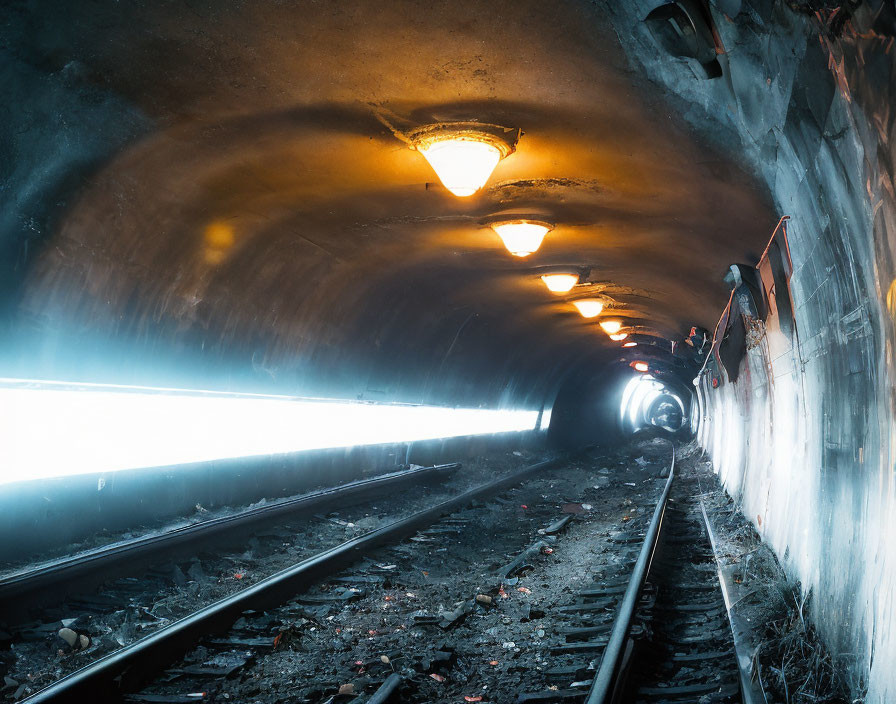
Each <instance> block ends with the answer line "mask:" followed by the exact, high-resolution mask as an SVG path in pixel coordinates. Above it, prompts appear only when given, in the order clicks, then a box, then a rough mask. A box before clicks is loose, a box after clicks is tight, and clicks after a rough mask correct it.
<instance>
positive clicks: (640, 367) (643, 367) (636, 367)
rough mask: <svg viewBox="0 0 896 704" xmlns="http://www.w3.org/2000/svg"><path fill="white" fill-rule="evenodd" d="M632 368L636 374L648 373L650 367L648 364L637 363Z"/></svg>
mask: <svg viewBox="0 0 896 704" xmlns="http://www.w3.org/2000/svg"><path fill="white" fill-rule="evenodd" d="M632 368H633V369H634V370H635V371H636V372H646V371H647V370H648V369H649V368H650V367H648V366H647V362H635V363H634V364H632Z"/></svg>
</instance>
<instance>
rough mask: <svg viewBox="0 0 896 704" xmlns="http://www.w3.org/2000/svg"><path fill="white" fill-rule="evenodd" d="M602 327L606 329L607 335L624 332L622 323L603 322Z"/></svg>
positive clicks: (613, 321) (619, 321) (616, 321)
mask: <svg viewBox="0 0 896 704" xmlns="http://www.w3.org/2000/svg"><path fill="white" fill-rule="evenodd" d="M600 326H601V327H602V328H603V329H604V332H605V333H607V335H615V334H616V333H617V332H619V331H620V330H622V321H621V320H603V321H601V324H600Z"/></svg>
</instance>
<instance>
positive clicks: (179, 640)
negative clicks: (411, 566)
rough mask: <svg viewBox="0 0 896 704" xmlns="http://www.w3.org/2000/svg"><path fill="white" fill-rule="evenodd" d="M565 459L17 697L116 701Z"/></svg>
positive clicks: (481, 490)
mask: <svg viewBox="0 0 896 704" xmlns="http://www.w3.org/2000/svg"><path fill="white" fill-rule="evenodd" d="M563 459H565V456H558V457H555V458H552V459H549V460H546V461H544V462H539V463H537V464H534V465H531V466H529V467H526V468H524V469H521V470H518V471H516V472H512V473H510V474H508V475H507V476H505V477H502V478H500V479H496V480H494V481H492V482H489V483H487V484H483V485H481V486H478V487H476V488H474V489H470V490H469V491H466V492H464V493H462V494H459V495H458V496H455V497H454V498H451V499H448V500H447V501H443V502H441V503H438V504H436V505H435V506H432V507H430V508H428V509H425V510H423V511H419V512H417V513H415V514H413V515H411V516H408V517H407V518H403V519H400V520H398V521H395V522H394V523H390V524H389V525H387V526H384V527H382V528H379V529H377V530H374V531H371V532H369V533H365V534H364V535H361V536H359V537H357V538H353V539H351V540H348V541H346V542H344V543H342V544H341V545H337V546H336V547H334V548H330V549H329V550H324V551H323V552H321V553H318V554H317V555H314V556H312V557H309V558H307V559H305V560H302V561H301V562H298V563H296V564H295V565H293V566H292V567H288V568H286V569H285V570H282V571H280V572H278V573H276V574H274V575H272V576H270V577H267V578H266V579H263V580H262V581H260V582H258V583H257V584H254V585H252V586H250V587H247V588H246V589H243V590H242V591H240V592H237V593H236V594H233V595H231V596H228V597H225V598H223V599H220V600H219V601H216V602H215V603H213V604H210V605H209V606H206V607H204V608H202V609H200V610H198V611H196V612H194V613H192V614H190V615H189V616H186V617H184V618H182V619H180V620H178V621H175V622H174V623H172V624H170V625H168V626H165V627H164V628H161V629H160V630H158V631H156V632H155V633H152V634H150V635H148V636H145V637H143V638H141V639H140V640H138V641H135V642H134V643H131V644H130V645H127V646H125V647H123V648H121V649H119V650H116V651H115V652H113V653H110V654H109V655H106V656H105V657H103V658H101V659H99V660H97V661H96V662H93V663H91V664H90V665H87V666H85V667H83V668H81V669H80V670H77V671H75V672H73V673H71V674H69V675H67V676H66V677H64V678H62V679H61V680H58V681H57V682H54V683H53V684H51V685H49V686H47V687H45V688H44V689H42V690H40V691H39V692H36V693H35V694H32V695H31V696H29V697H27V698H26V699H23V700H21V701H22V702H23V703H27V704H38V703H40V704H43V703H44V702H73V703H74V704H82V703H83V702H86V701H89V702H91V703H92V704H96V703H97V702H106V701H109V702H111V701H119V700H120V698H121V696H122V695H123V694H124V693H126V692H127V691H132V690H133V689H134V688H136V687H137V686H139V684H141V683H142V682H144V681H146V679H147V678H148V677H149V676H150V675H151V674H152V673H153V672H156V671H158V670H161V669H163V668H164V667H165V666H166V665H167V664H168V663H170V662H172V661H174V660H176V659H177V658H178V657H179V656H180V655H182V654H183V653H184V652H185V651H186V650H187V649H189V648H190V647H191V646H193V645H194V644H195V643H196V642H197V641H199V640H200V639H201V638H203V637H204V636H207V635H210V634H213V633H219V632H222V631H226V630H227V629H228V628H229V627H230V626H231V625H232V624H233V623H234V622H235V621H236V620H237V619H238V618H239V617H240V616H241V615H242V613H243V612H244V611H246V610H248V609H258V610H264V609H266V608H270V607H272V606H275V605H277V604H280V603H283V602H284V601H287V600H288V599H290V598H292V597H293V596H295V594H297V593H299V592H301V591H302V590H303V589H305V588H306V587H308V586H310V585H312V584H314V583H315V582H317V581H320V579H321V578H323V577H325V576H327V575H329V574H332V573H333V572H335V571H337V570H338V569H340V568H342V567H344V566H345V565H348V564H351V563H353V562H355V561H356V560H357V559H358V558H359V557H361V556H362V555H363V553H364V552H367V551H370V550H372V549H374V548H377V547H379V546H381V545H384V544H387V543H390V542H394V541H395V540H397V539H400V538H403V537H405V536H408V535H413V534H414V533H415V532H416V531H417V530H419V529H420V528H422V527H424V526H426V525H429V524H430V523H433V522H434V521H436V520H438V519H439V518H440V517H441V516H443V515H445V514H448V513H452V512H454V511H457V510H458V509H461V508H463V507H464V506H466V505H467V504H469V503H470V502H471V501H473V500H474V499H478V498H480V497H483V496H487V495H489V494H494V493H497V492H500V491H503V490H505V489H509V488H510V487H512V486H514V485H515V484H518V483H520V482H521V481H523V480H525V479H527V478H529V477H530V476H531V475H533V474H536V473H538V472H540V471H542V470H545V469H548V468H550V467H553V466H554V465H556V464H558V463H559V462H561V461H562V460H563Z"/></svg>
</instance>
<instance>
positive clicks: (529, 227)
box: [491, 220, 553, 257]
mask: <svg viewBox="0 0 896 704" xmlns="http://www.w3.org/2000/svg"><path fill="white" fill-rule="evenodd" d="M491 227H492V229H493V230H494V231H495V232H496V233H497V234H498V237H500V238H501V240H502V241H503V242H504V246H505V247H507V251H508V252H510V253H511V254H512V255H513V256H515V257H528V256H529V255H530V254H532V252H537V251H538V248H539V247H541V242H542V240H544V236H545V235H546V234H548V233H549V232H550V231H551V230H552V229H553V225H549V224H548V223H546V222H540V221H537V220H511V221H507V222H496V223H492V226H491Z"/></svg>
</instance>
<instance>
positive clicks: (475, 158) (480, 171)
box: [417, 136, 534, 251]
mask: <svg viewBox="0 0 896 704" xmlns="http://www.w3.org/2000/svg"><path fill="white" fill-rule="evenodd" d="M417 150H418V151H419V152H420V153H421V154H423V156H424V157H426V160H427V161H428V162H429V165H430V166H432V168H433V170H434V171H435V172H436V175H437V176H438V177H439V180H440V181H441V182H442V185H443V186H445V188H447V189H448V190H449V191H451V192H452V193H453V194H454V195H456V196H461V197H466V196H471V195H473V194H474V193H475V192H476V191H478V190H479V189H480V188H482V187H483V186H484V185H485V182H486V181H488V177H489V176H491V175H492V171H494V170H495V167H496V166H497V165H498V162H499V161H501V156H502V154H501V150H500V149H498V147H496V146H495V145H494V144H489V143H488V142H484V141H478V140H476V139H471V138H469V137H450V136H446V137H445V138H444V139H438V140H432V141H429V142H427V143H426V144H422V145H420V146H418V147H417ZM533 251H534V250H533Z"/></svg>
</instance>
